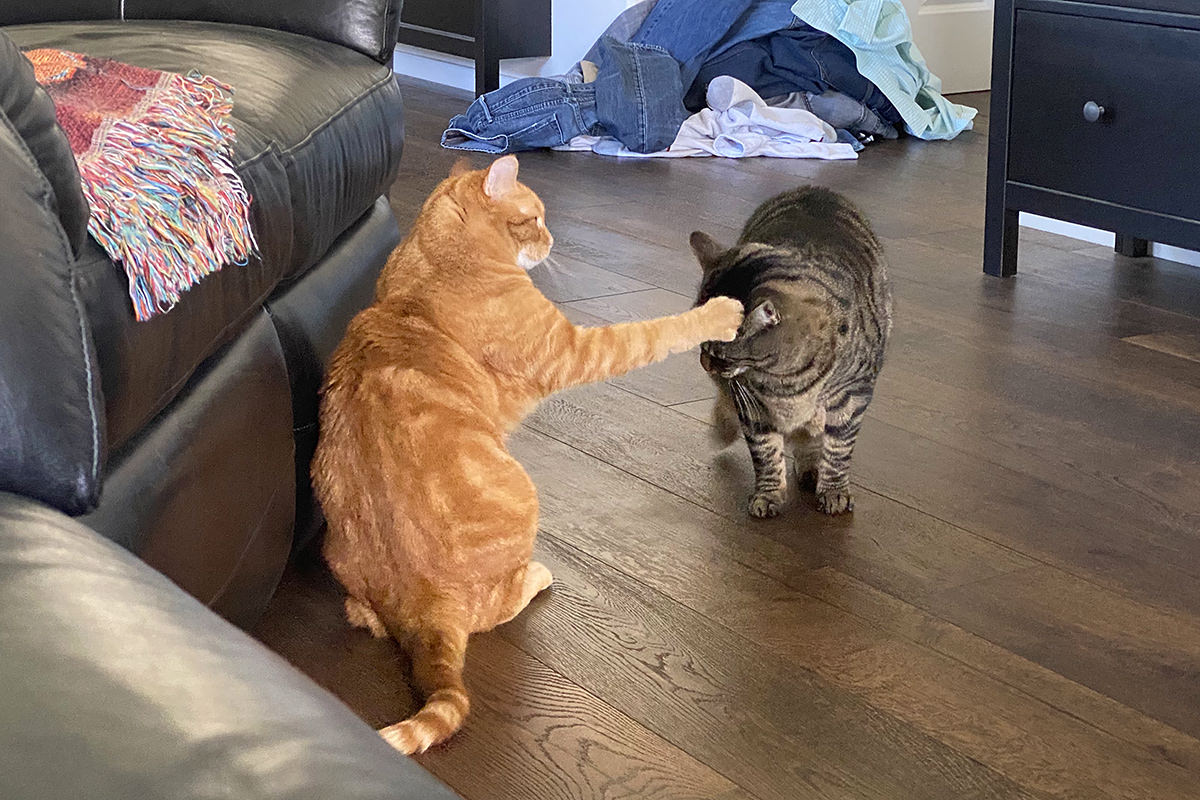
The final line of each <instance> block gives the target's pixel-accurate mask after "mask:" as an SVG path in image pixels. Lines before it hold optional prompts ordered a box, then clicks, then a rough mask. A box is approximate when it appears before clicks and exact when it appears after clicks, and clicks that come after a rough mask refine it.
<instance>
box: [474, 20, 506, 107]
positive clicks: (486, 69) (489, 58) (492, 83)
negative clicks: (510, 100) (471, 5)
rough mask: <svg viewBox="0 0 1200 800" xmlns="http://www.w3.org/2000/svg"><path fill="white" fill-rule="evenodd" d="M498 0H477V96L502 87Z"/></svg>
mask: <svg viewBox="0 0 1200 800" xmlns="http://www.w3.org/2000/svg"><path fill="white" fill-rule="evenodd" d="M496 13H497V12H496V0H475V96H476V97H478V96H479V95H481V94H487V93H488V92H491V91H495V90H496V89H499V88H500V59H499V58H498V57H497V56H496V54H497V53H498V52H499V44H500V42H499V24H498V20H497V19H496Z"/></svg>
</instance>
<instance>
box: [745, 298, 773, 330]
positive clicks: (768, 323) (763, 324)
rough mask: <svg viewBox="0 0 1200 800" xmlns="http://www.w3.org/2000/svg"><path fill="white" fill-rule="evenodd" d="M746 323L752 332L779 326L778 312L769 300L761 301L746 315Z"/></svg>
mask: <svg viewBox="0 0 1200 800" xmlns="http://www.w3.org/2000/svg"><path fill="white" fill-rule="evenodd" d="M746 322H747V323H749V325H748V327H749V328H752V329H754V330H762V329H763V328H773V327H775V326H776V325H778V324H779V311H778V310H777V309H776V308H775V304H774V303H772V302H771V301H770V300H763V301H762V302H761V303H759V304H758V305H757V306H755V307H754V309H753V310H751V312H750V313H749V314H747V315H746Z"/></svg>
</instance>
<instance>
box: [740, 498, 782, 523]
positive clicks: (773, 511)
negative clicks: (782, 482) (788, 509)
mask: <svg viewBox="0 0 1200 800" xmlns="http://www.w3.org/2000/svg"><path fill="white" fill-rule="evenodd" d="M747 507H748V508H749V510H750V516H752V517H758V518H759V519H767V518H769V517H777V516H779V509H780V508H782V507H783V495H782V494H780V493H779V492H756V493H755V494H752V495H750V502H749V503H748V504H747Z"/></svg>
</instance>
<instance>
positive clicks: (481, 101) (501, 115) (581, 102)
mask: <svg viewBox="0 0 1200 800" xmlns="http://www.w3.org/2000/svg"><path fill="white" fill-rule="evenodd" d="M600 132H601V128H600V125H599V121H598V119H597V117H596V87H595V86H594V85H593V84H590V83H569V82H567V81H565V80H560V79H558V78H525V79H523V80H519V81H514V82H512V83H510V84H508V85H507V86H504V87H502V88H500V89H497V90H496V91H494V92H488V93H487V94H485V95H482V96H480V97H477V98H475V101H474V102H473V103H471V105H470V107H469V108H467V110H466V112H465V113H462V114H459V115H458V116H456V117H455V118H454V119H452V120H450V124H449V125H448V126H447V127H446V131H445V133H443V134H442V147H446V148H449V149H451V150H475V151H479V152H483V153H515V152H519V151H521V150H536V149H538V148H542V147H555V146H557V145H560V144H566V143H567V142H569V141H571V139H573V138H575V137H576V136H579V135H580V134H598V133H600Z"/></svg>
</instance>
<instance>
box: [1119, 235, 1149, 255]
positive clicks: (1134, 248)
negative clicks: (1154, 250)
mask: <svg viewBox="0 0 1200 800" xmlns="http://www.w3.org/2000/svg"><path fill="white" fill-rule="evenodd" d="M1115 250H1116V251H1117V252H1118V253H1120V254H1121V255H1123V256H1129V257H1130V258H1144V257H1145V256H1148V255H1150V242H1148V241H1146V240H1145V239H1139V238H1137V237H1136V236H1127V235H1125V234H1123V233H1118V234H1117V246H1116V248H1115Z"/></svg>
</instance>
